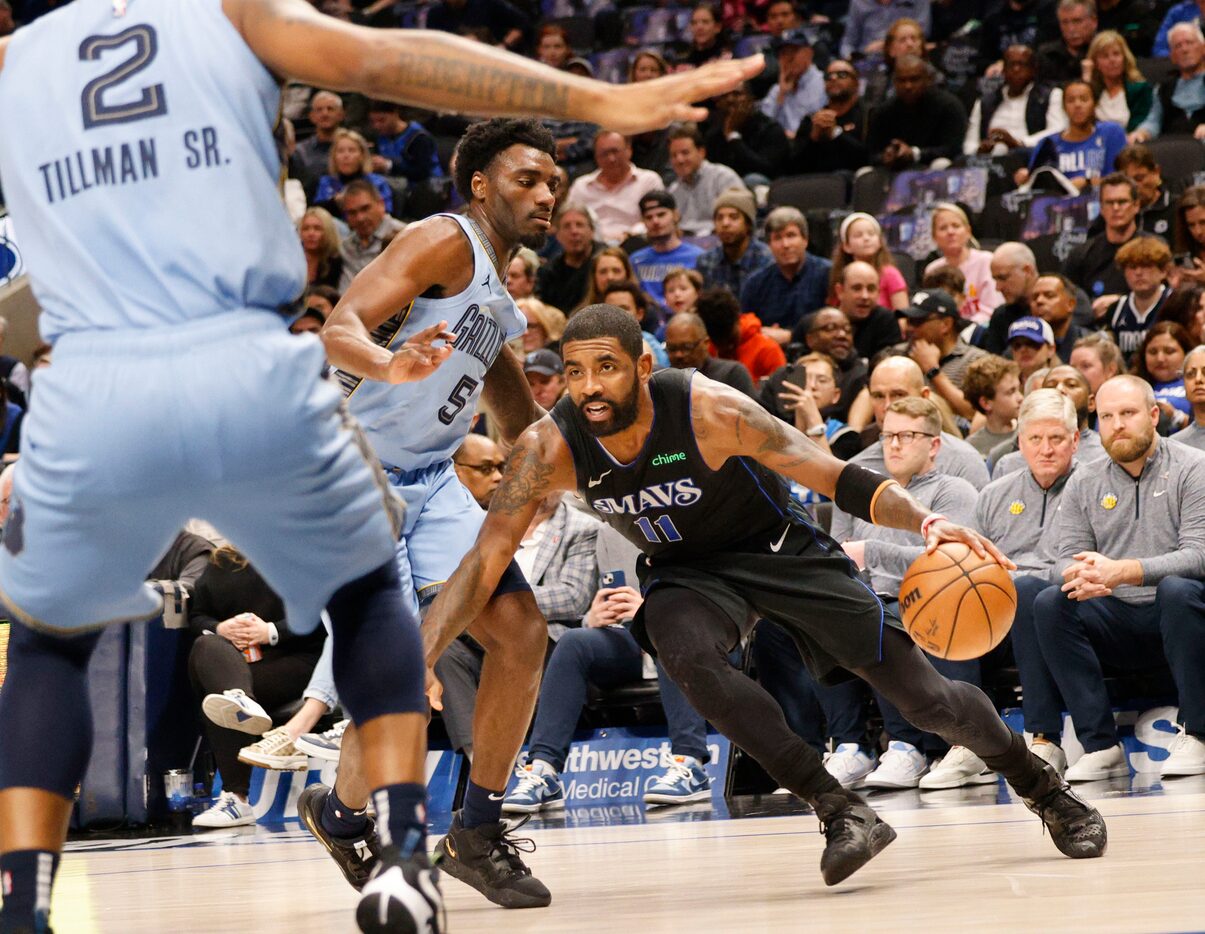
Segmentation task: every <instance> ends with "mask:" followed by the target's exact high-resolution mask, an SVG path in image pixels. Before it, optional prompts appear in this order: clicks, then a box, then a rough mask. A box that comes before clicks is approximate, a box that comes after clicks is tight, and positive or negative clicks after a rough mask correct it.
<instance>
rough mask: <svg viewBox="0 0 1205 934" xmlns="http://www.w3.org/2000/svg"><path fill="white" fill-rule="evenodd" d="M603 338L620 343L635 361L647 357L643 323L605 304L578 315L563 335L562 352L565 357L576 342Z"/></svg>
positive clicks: (589, 308)
mask: <svg viewBox="0 0 1205 934" xmlns="http://www.w3.org/2000/svg"><path fill="white" fill-rule="evenodd" d="M599 338H611V339H613V340H617V341H619V346H620V347H622V348H623V352H624V353H626V354H627V355H628V356H629V357H631V358H632V359H633V360H639V359H640V355H641V354H643V353H644V332H643V331H641V330H640V324H639V322H637V320H636V319H635V318H633V317H632V316H631V315H630V314H628V313H627V312H626V311H624V310H623V309H622V308H619V307H618V306H616V305H608V304H606V303H605V302H603V303H600V304H597V305H587V306H586V307H585V308H583V309H581V311H578V312H575V313H574V315H573V317H572V318H570V319H569V323H568V324H566V325H565V333H564V334H562V335H561V352H562V354H563V353H564V350H565V348H566V347H568V346H569V345H570V344H572V343H573V342H574V341H588V340H598V339H599Z"/></svg>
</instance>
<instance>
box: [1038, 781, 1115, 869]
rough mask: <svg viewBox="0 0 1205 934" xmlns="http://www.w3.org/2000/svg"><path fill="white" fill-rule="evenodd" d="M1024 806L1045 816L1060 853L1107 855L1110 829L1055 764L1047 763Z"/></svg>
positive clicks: (1077, 856)
mask: <svg viewBox="0 0 1205 934" xmlns="http://www.w3.org/2000/svg"><path fill="white" fill-rule="evenodd" d="M1021 800H1022V801H1024V802H1025V806H1026V807H1027V808H1029V809H1030V810H1031V811H1033V812H1034V813H1035V814H1037V815H1038V817H1040V818H1042V823H1043V824H1045V825H1046V829H1047V830H1049V831H1050V839H1052V840H1053V841H1054V845H1055V846H1056V847H1058V850H1059V852H1060V853H1062V854H1063V855H1064V856H1069V857H1071V858H1072V859H1095V858H1096V857H1098V856H1104V855H1105V850H1106V849H1108V846H1109V830H1108V828H1107V827H1106V826H1105V819H1104V818H1103V817H1101V816H1100V812H1099V811H1098V810H1096V808H1094V807H1092V806H1091V805H1090V804H1088V803H1087V802H1086V801H1084V799H1083V798H1081V797H1080V796H1079V795H1077V794H1076V793H1075V792H1073V791H1072V790H1071V786H1070V785H1068V784H1067V783H1066V782H1065V781H1063V779H1062V778H1060V777H1059V773H1058V772H1057V771H1056V770H1055V768H1054V766H1052V765H1049V764H1047V765H1045V766H1044V767H1043V769H1042V778H1041V781H1040V782H1039V783H1038V787H1037V788H1035V789H1034V790H1033V792H1032V793H1031V795H1030V797H1027V798H1022V799H1021Z"/></svg>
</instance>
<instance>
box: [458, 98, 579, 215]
mask: <svg viewBox="0 0 1205 934" xmlns="http://www.w3.org/2000/svg"><path fill="white" fill-rule="evenodd" d="M511 146H530V147H531V148H532V149H538V150H540V152H545V153H547V154H548V155H549V156H551V157H552V159H553V161H554V162H555V161H556V140H555V139H553V136H552V134H551V133H550V132H549V131H548V130H547V129H546V128H545V127H543V126H542V125H541V124H540V121H538V120H532V119H516V118H513V117H495V118H494V119H493V120H485V121H483V122H481V123H474V124H473V125H472V126H470V127H469V128H468V129H467V130H465V131H464V136H462V137H460V142H459V143H457V144H456V152H455V156H454V158H455V159H456V178H455V180H454V181H455V182H456V190H457V191H458V192H460V197H462V198H464V200H465V201H468V202H472V200H473V187H472V183H473V176H474V175H476V174H477V173H478V172H481V173H482V174H483V175H484V174H487V173H488V171H489V167H490V164H491V163H492V162H493V161H494V159H495V158H497V156H498V153H500V152H503V151H505V150H507V149H509V148H510V147H511Z"/></svg>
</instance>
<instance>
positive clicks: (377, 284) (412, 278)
mask: <svg viewBox="0 0 1205 934" xmlns="http://www.w3.org/2000/svg"><path fill="white" fill-rule="evenodd" d="M555 153H556V144H555V142H554V141H553V138H552V136H551V134H549V132H548V131H547V130H545V129H544V128H543V127H541V126H540V124H539V123H538V122H536V121H532V120H509V119H495V120H490V121H487V122H484V123H478V124H474V125H473V126H471V127H470V128H469V130H468V131H467V132H466V133H465V135H464V136H463V137H462V138H461V140H460V143H459V145H458V146H457V147H456V155H455V160H456V187H457V190H458V191H461V192H463V193H464V194H465V195H466V196H467V197H469V198H470V199H471V200H470V203H469V207H468V210H467V211H466V213H465V214H463V215H451V214H437V215H435V216H433V217H430V218H427V219H426V220H424V221H421V222H419V223H417V224H413V225H411V226H410V227H408V228H407V229H406V231H405V232H403V233H402V234H401V235H399V236H398V237H396V238H395V239H394V240H393V242H392V243H391V244H390V245H389V246H388V247H387V248H386V249H385V251H384V253H382V254H381V257H380V258H379V259H378V260H377V261H376V262H375V263H373V264H372V266H371V268H369V269H367V270H365V272H364V273H363V274H362V275H360V276H358V277H357V278H356V280H355V281H354V282H353V283H352V285H351V287H350V288H349V289H348V290H347V292H346V293H345V294H344V296H343V298H342V299H341V300H340V302H339V304H338V305H337V306H335V310H334V312H333V313H332V314H331V316H330V318H329V319H328V321H327V323H326V327H325V329H324V331H323V338H324V341H325V343H326V349H327V355H328V357H329V359H330V361H331V363H332V364H333V365H334V366H335V367H336V368H337V369H338V377H339V381H340V382H341V383H342V384H343V388H344V391H345V392H346V393H347V405H348V409H349V410H350V411H351V414H352V415H354V416H355V417H356V418H357V419H358V421H359V422H360V424H361V425H362V426H363V428H364V433H365V436H366V439H367V441H368V442H369V443H370V444H371V445H372V448H373V450H374V451H375V453H376V454H377V456H378V457H379V458H380V459H381V463H382V466H383V467H384V468H385V475H386V478H387V480H388V481H389V484H390V486H391V487H393V489H394V491H395V493H396V495H398V496H400V497H401V498H402V499H403V500H404V501H405V503H406V520H405V526H404V528H403V530H402V536H401V539H400V541H399V542H398V545H397V559H398V567H399V570H400V572H401V574H402V584H403V588H404V590H405V591H406V593H407V595H408V598H409V601H410V603H411V605H412V609H413V610H414V612H415V613H416V614H417V613H418V612H419V609H420V607H421V605H422V603H423V602H424V598H426V599H430V597H431V596H433V592H434V591H435V590H437V589H438V588H439V586H440V585H441V584H442V583H443V582H444V581H446V580H447V579H448V577H449V576H450V575H451V573H452V571H453V569H454V568H455V567H456V564H457V562H458V561H459V560H460V558H461V556H462V555H463V554H464V552H465V551H466V550H467V548H468V547H469V545H470V543H471V542H472V539H473V536H474V535H475V534H476V532H477V529H478V527H479V526H480V524H481V521H482V515H483V513H482V511H481V508H480V507H479V506H478V505H477V503H475V502H474V501H473V499H472V497H471V496H470V495H469V493H468V491H467V490H465V488H464V487H463V486H462V485H461V484H460V482H459V481H458V480H457V478H456V473H455V469H454V465H453V463H452V455H453V453H454V452H455V451H456V449H457V448H459V447H460V445H461V444H462V443H463V441H464V438H465V436H466V435H467V434H468V431H469V428H470V427H471V425H472V421H473V417H474V414H475V411H476V408H477V401H478V399H479V398H480V399H481V401H482V402H483V403H484V404H485V406H486V407H487V408H488V410H489V414H490V417H491V418H492V419H493V421H494V423H495V424H496V425H497V426H498V428H499V430H500V431H501V434H502V436H503V438H505V439H506V440H508V441H509V440H513V439H514V438H515V437H517V436H518V434H519V433H520V432H521V431H522V430H523V429H524V428H526V427H527V426H528V425H529V424H531V422H532V421H534V420H535V419H536V418H538V417H539V416H540V415H541V414H542V412H543V410H542V409H540V408H539V407H538V406H537V405H536V404H535V402H534V401H533V399H532V395H531V391H530V389H529V388H528V384H527V380H526V378H525V377H524V374H523V367H522V363H521V362H520V360H519V359H518V358H517V357H516V356H515V354H514V353H513V352H512V351H511V349H510V348H509V347H508V346H507V342H508V341H510V340H514V339H515V338H517V337H520V336H521V335H522V334H523V332H524V330H525V329H526V326H527V320H526V318H524V317H523V314H522V313H521V312H520V311H519V310H518V308H517V307H516V306H515V303H514V301H513V300H512V299H511V298H510V295H509V294H508V293H507V291H506V276H505V268H506V263H507V261H508V259H509V258H510V255H511V253H512V252H513V251H514V250H515V249H516V247H518V246H519V245H520V244H522V245H523V246H528V247H531V248H533V249H538V248H539V247H540V246H541V245H542V244H543V242H544V238H545V236H546V234H547V232H548V230H549V228H550V227H551V221H552V210H553V204H554V202H555V197H556V189H557V185H558V182H559V179H558V176H557V174H556V165H555V162H554V158H555ZM399 309H401V311H399ZM454 316H455V317H454ZM441 319H443V320H442V322H441ZM448 320H453V324H452V334H451V335H449V337H448V340H449V341H450V342H452V346H453V348H454V350H455V351H456V352H455V353H454V354H453V355H452V356H451V357H450V358H449V359H448V360H447V361H446V362H445V363H444V365H443V366H442V367H440V369H439V370H438V371H437V372H436V373H435V374H434V375H432V376H430V377H428V378H427V379H426V380H424V381H423V382H421V383H413V384H403V385H394V384H392V383H390V382H389V373H388V369H387V367H388V362H389V360H390V358H391V356H392V355H391V354H390V351H389V348H390V347H392V346H393V345H394V344H396V343H398V342H399V341H400V340H401V339H402V338H404V337H406V336H407V335H409V334H410V333H411V332H412V331H414V330H415V329H419V328H424V327H429V326H431V325H432V324H441V325H442V327H443V328H444V329H445V330H446V329H447V327H448V324H447V321H448ZM495 495H497V494H495ZM465 622H466V623H468V624H470V628H469V632H470V634H471V635H472V636H473V638H474V639H475V640H476V641H477V643H478V644H480V645H481V647H482V648H484V649H485V653H486V655H485V660H484V665H483V671H482V677H481V687H480V701H481V702H480V703H479V704H477V707H476V714H475V723H474V727H475V729H474V733H475V738H474V742H473V765H472V772H471V773H470V777H469V786H468V790H467V792H466V794H465V801H464V809H463V811H459V812H457V813H456V815H455V817H454V819H453V823H452V827H451V829H450V830H449V831H448V835H447V836H446V837H445V838H444V839H443V840H441V841H440V842H439V843H438V844H437V845H436V847H437V852H439V853H440V854H441V855H442V860H441V863H440V866H441V868H442V869H443V870H444V871H446V872H447V873H448V874H449V875H451V876H454V877H455V878H458V879H461V880H463V881H465V882H468V883H469V884H470V885H473V886H474V887H475V888H477V889H478V890H480V891H481V892H482V894H484V895H485V896H486V897H487V898H489V899H491V900H492V901H495V902H497V903H499V904H503V905H505V906H506V907H512V908H521V907H536V906H543V905H547V904H548V903H549V901H550V898H551V896H550V895H549V892H548V890H547V889H546V888H545V887H544V886H543V884H541V883H540V882H539V881H538V880H537V879H535V878H534V877H533V876H532V874H531V870H529V869H528V868H527V867H526V866H525V865H524V864H523V861H522V860H521V859H520V857H519V856H518V855H517V852H516V851H515V850H514V848H513V846H512V843H511V840H510V838H509V837H508V836H507V833H508V826H507V825H506V824H505V823H503V822H502V820H501V802H502V792H503V791H504V790H505V788H506V783H507V780H508V779H509V777H510V771H511V766H512V763H513V762H514V758H515V756H516V754H517V753H518V751H519V746H520V744H521V743H522V741H523V734H524V733H525V732H526V730H527V725H528V723H529V722H530V720H531V712H532V707H533V705H534V703H535V698H536V692H537V689H538V687H539V681H540V670H541V666H542V664H543V660H544V646H545V642H546V640H547V627H546V625H545V623H544V620H543V619H542V618H541V616H540V612H539V610H538V609H537V607H536V604H535V601H534V599H533V598H532V594H531V588H530V587H529V586H528V584H527V582H526V581H525V580H524V579H523V575H522V572H520V571H519V570H518V568H517V566H515V567H511V568H510V569H509V570H508V572H507V574H506V579H505V580H504V581H502V582H501V583H500V584H499V586H498V587H497V589H496V591H495V592H494V593H493V595H492V597H491V599H490V600H489V601H488V603H487V605H483V606H482V608H481V612H480V613H478V614H475V617H474V619H473V620H465ZM362 767H363V763H362V761H361V756H360V749H359V744H358V742H357V739H356V735H355V731H354V730H353V729H350V728H349V729H348V731H347V733H346V734H344V737H343V746H342V753H341V757H340V769H339V776H338V780H337V782H336V784H335V787H334V788H333V789H329V788H327V787H326V786H324V785H321V784H319V785H311V786H310V787H309V788H307V789H306V790H305V792H304V793H303V794H302V797H301V798H300V800H299V801H298V806H297V809H298V813H299V814H300V816H301V818H302V820H303V822H304V823H305V825H306V826H307V827H308V828H309V829H310V831H311V832H312V833H313V834H314V835H315V836H316V837H318V838H319V840H321V841H322V843H323V844H324V845H325V846H326V848H327V850H328V851H329V852H330V853H331V856H332V857H333V858H334V859H335V861H336V862H338V863H339V866H340V868H341V869H342V870H343V872H344V875H345V876H347V878H348V880H349V881H351V882H352V883H353V884H355V883H356V882H357V881H359V879H360V878H361V877H362V876H363V875H364V874H365V873H366V871H369V870H370V869H371V866H372V864H373V863H374V862H375V861H376V857H375V852H374V851H375V850H376V848H377V842H376V840H375V833H374V830H373V827H372V824H371V823H370V822H369V821H368V818H367V817H366V816H365V813H364V809H365V807H366V806H367V803H368V788H367V787H366V786H365V785H364V783H363V780H362V776H363V771H362ZM491 795H493V796H495V797H494V798H492V797H491ZM495 798H496V800H495Z"/></svg>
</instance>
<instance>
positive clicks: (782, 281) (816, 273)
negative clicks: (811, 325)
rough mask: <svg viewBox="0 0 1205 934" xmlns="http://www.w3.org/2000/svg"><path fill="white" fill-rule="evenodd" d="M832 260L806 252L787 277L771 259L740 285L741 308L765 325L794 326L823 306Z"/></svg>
mask: <svg viewBox="0 0 1205 934" xmlns="http://www.w3.org/2000/svg"><path fill="white" fill-rule="evenodd" d="M832 267H833V264H832V263H831V262H829V261H828V260H827V259H822V258H821V257H819V256H814V255H813V254H811V253H808V254H806V258H805V259H804V261H803V265H802V266H800V267H799V272H797V273H795V277H794V278H793V279H790V280H788V279H787V278H786V277H785V276H784V275H783V274H782V272H781V270H779V268H778V264H777V263H774V264H772V265H770V266H767V267H766V268H765V269H762V270H760V271H759V272H755V273H754V274H753V275H752V276H750V277H749V279H748V280H747V281H746V282H745V285H744V287H743V288H741V296H740V298H741V310H742V311H744V312H751V313H753V314H755V315H757V316H758V317H759V318H760V319H761V323H762V324H764V325H773V326H775V327H781V328H787V329H788V330H790V329H791V328H793V327H794V326H795V325H796V324H797V323H798V321H799V319H800V318H802V317H803V316H804V315H806V314H809V313H810V312H813V311H816V310H817V309H818V308H823V307H824V305H825V300H826V299H827V297H828V274H829V270H830V269H832Z"/></svg>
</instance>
